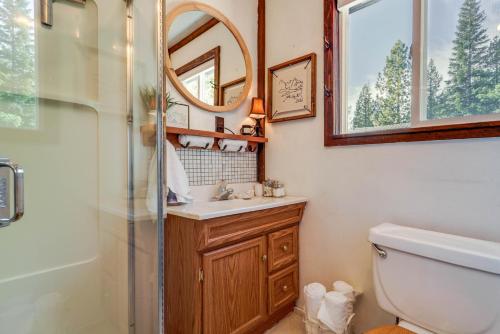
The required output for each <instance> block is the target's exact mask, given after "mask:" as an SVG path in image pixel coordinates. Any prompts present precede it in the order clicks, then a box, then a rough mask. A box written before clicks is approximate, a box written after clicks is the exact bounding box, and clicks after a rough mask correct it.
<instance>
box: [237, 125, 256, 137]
mask: <svg viewBox="0 0 500 334" xmlns="http://www.w3.org/2000/svg"><path fill="white" fill-rule="evenodd" d="M240 133H241V134H242V135H243V136H251V135H252V134H253V126H251V125H248V124H245V125H242V126H241V129H240Z"/></svg>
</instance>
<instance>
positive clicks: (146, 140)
mask: <svg viewBox="0 0 500 334" xmlns="http://www.w3.org/2000/svg"><path fill="white" fill-rule="evenodd" d="M165 130H166V131H165V133H166V135H167V138H168V139H169V140H170V141H171V142H172V144H174V146H176V147H178V146H179V142H178V140H177V136H178V135H190V136H200V137H212V138H215V139H216V142H217V141H218V139H234V140H246V141H248V142H249V144H250V146H255V145H256V144H263V143H267V141H268V139H267V138H264V137H254V136H243V135H235V134H232V133H222V132H215V131H204V130H193V129H182V128H175V127H171V126H167V127H166V128H165ZM155 136H156V125H154V124H147V125H143V126H141V137H142V142H143V144H144V145H145V146H154V145H155V141H156V138H155ZM214 148H215V149H218V146H217V145H214Z"/></svg>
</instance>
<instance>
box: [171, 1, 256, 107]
mask: <svg viewBox="0 0 500 334" xmlns="http://www.w3.org/2000/svg"><path fill="white" fill-rule="evenodd" d="M190 11H202V12H205V13H207V14H209V15H211V16H212V17H214V18H216V19H217V20H219V21H220V22H221V23H223V24H224V25H225V26H226V28H227V29H229V31H230V32H231V33H232V34H233V36H234V38H235V39H236V41H237V42H238V45H239V46H240V49H241V52H242V53H243V59H244V61H245V70H246V79H245V86H244V87H243V92H242V94H241V96H240V97H239V98H238V100H236V102H235V103H232V104H230V105H228V106H213V105H210V104H207V103H204V102H202V101H200V100H198V99H197V98H196V97H194V96H193V95H192V94H191V93H190V92H189V91H188V90H187V89H186V88H185V87H184V85H183V84H182V82H181V81H180V80H179V78H178V77H177V74H176V73H175V69H174V68H173V66H172V61H171V59H170V55H169V52H168V47H169V46H168V31H169V30H170V27H171V26H172V24H173V22H174V20H175V19H176V18H177V17H178V16H179V15H181V14H183V13H186V12H190ZM165 29H166V36H167V38H166V44H167V45H166V47H165V50H167V51H166V52H165V53H166V55H165V72H166V73H167V76H168V78H169V80H170V82H171V83H172V84H173V85H174V87H175V88H176V89H177V91H178V92H179V93H180V94H181V95H182V96H183V97H184V98H185V99H186V100H188V101H189V102H190V103H192V104H193V105H195V106H197V107H199V108H201V109H204V110H207V111H211V112H228V111H232V110H234V109H236V108H238V107H239V106H240V105H241V104H242V103H243V101H245V100H246V98H247V96H248V93H249V92H250V88H251V86H252V60H251V58H250V52H249V51H248V48H247V46H246V44H245V42H244V40H243V37H242V36H241V34H240V33H239V31H238V29H236V27H235V26H234V25H233V24H232V23H231V21H229V19H228V18H227V17H225V16H224V15H223V14H222V13H221V12H219V11H218V10H216V9H215V8H213V7H211V6H208V5H205V4H202V3H199V2H189V3H186V4H181V5H179V6H177V7H175V8H174V9H172V10H171V11H170V13H169V14H168V15H167V17H166V18H165ZM218 89H220V87H219V88H218Z"/></svg>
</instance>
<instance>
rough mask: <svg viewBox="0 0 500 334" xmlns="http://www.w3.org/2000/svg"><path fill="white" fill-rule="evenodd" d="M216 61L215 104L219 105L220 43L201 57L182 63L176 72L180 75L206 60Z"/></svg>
mask: <svg viewBox="0 0 500 334" xmlns="http://www.w3.org/2000/svg"><path fill="white" fill-rule="evenodd" d="M211 60H213V61H214V85H215V88H214V106H217V105H219V94H220V45H219V46H216V47H215V48H213V49H212V50H210V51H208V52H206V53H204V54H202V55H201V56H199V57H196V58H195V59H193V60H191V61H190V62H189V63H187V64H184V65H182V66H181V67H179V68H178V69H176V70H175V74H177V76H178V77H180V76H181V75H183V74H184V73H187V72H189V71H191V70H194V69H195V68H197V67H198V66H201V65H203V64H205V63H206V62H209V61H211Z"/></svg>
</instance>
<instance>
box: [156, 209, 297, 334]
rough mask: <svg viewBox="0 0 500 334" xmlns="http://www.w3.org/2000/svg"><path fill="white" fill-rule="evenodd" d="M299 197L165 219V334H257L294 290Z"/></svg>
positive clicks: (283, 309) (281, 311)
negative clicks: (228, 212)
mask: <svg viewBox="0 0 500 334" xmlns="http://www.w3.org/2000/svg"><path fill="white" fill-rule="evenodd" d="M304 207H305V203H300V204H292V205H287V206H281V207H277V208H272V209H266V210H260V211H253V212H249V213H243V214H237V215H232V216H226V217H219V218H213V219H207V220H195V219H188V218H183V217H179V216H174V215H169V216H168V218H167V221H166V226H165V243H166V244H165V328H166V330H167V333H168V334H171V333H175V334H247V333H248V334H250V333H252V334H256V333H263V332H265V331H266V330H267V329H269V328H271V327H272V326H273V325H274V324H275V323H276V322H278V321H279V320H281V319H282V318H283V317H284V316H286V315H287V314H288V313H289V312H291V311H292V310H293V307H294V304H295V301H296V299H297V298H298V292H299V291H298V270H299V269H298V225H299V222H300V220H301V219H302V214H303V211H304Z"/></svg>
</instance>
